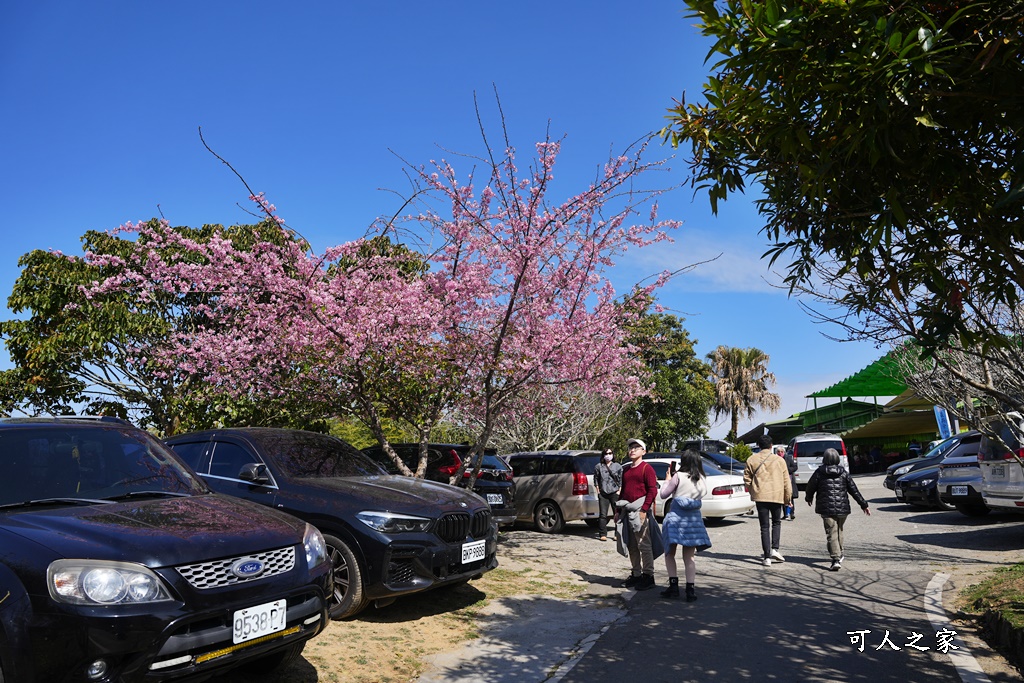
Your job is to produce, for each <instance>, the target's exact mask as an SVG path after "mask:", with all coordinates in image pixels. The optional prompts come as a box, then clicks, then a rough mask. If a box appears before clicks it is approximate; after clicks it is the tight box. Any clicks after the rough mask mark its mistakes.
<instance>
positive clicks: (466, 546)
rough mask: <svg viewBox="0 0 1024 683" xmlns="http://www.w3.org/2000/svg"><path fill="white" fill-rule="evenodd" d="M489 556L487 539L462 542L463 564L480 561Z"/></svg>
mask: <svg viewBox="0 0 1024 683" xmlns="http://www.w3.org/2000/svg"><path fill="white" fill-rule="evenodd" d="M485 557H487V541H473V542H472V543H463V544H462V564H469V563H470V562H479V561H480V560H482V559H484V558H485Z"/></svg>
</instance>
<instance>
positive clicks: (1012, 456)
mask: <svg viewBox="0 0 1024 683" xmlns="http://www.w3.org/2000/svg"><path fill="white" fill-rule="evenodd" d="M1017 458H1024V448H1018V449H1017V452H1016V453H1013V452H1010V451H1007V452H1006V453H1003V460H1016V459H1017Z"/></svg>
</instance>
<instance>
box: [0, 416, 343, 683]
mask: <svg viewBox="0 0 1024 683" xmlns="http://www.w3.org/2000/svg"><path fill="white" fill-rule="evenodd" d="M330 576H331V565H330V563H329V562H328V558H327V548H326V544H325V543H324V539H323V536H321V534H320V532H319V531H317V530H316V529H315V528H314V527H313V526H311V525H310V524H308V523H306V522H303V521H301V520H298V519H296V518H294V517H291V516H289V515H285V514H282V513H280V512H277V511H275V510H268V509H265V508H261V507H259V506H256V505H253V504H252V503H248V502H246V501H242V500H237V499H233V498H229V497H227V496H220V495H217V494H215V493H212V492H211V491H210V489H209V487H207V486H206V484H204V483H203V482H202V480H200V479H199V478H198V477H196V476H195V474H194V473H192V472H190V471H189V469H188V468H187V467H186V466H185V465H184V464H183V463H182V462H181V461H180V460H179V459H178V458H176V457H175V456H174V454H173V453H171V452H170V451H169V450H168V449H167V448H165V447H164V446H163V444H161V443H160V442H159V441H156V440H155V439H153V438H152V437H151V436H149V435H148V434H146V433H145V432H143V431H141V430H139V429H135V428H134V427H131V426H130V425H127V424H123V423H120V422H119V421H101V420H91V421H90V420H82V419H37V420H30V419H24V420H0V603H2V607H3V609H0V681H10V682H17V683H33V682H39V683H70V682H71V681H76V682H77V681H96V682H97V683H107V682H110V681H119V682H121V683H130V682H132V681H172V680H182V679H188V680H196V679H200V678H202V679H203V680H205V679H206V678H205V677H213V678H216V677H217V676H218V675H219V674H221V673H224V672H226V671H227V670H229V669H231V668H234V667H245V668H248V669H250V670H251V671H258V672H267V671H270V670H271V669H273V668H275V667H276V666H279V665H280V664H282V663H284V662H286V661H288V660H290V659H293V658H295V657H297V656H298V654H299V653H300V652H301V651H302V648H303V646H304V645H305V642H306V641H307V640H308V639H309V638H312V637H313V636H315V635H316V634H318V633H320V632H321V631H322V630H323V629H324V628H325V627H326V626H327V595H328V593H329V591H330V588H331V580H330Z"/></svg>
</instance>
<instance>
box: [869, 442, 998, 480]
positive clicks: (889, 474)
mask: <svg viewBox="0 0 1024 683" xmlns="http://www.w3.org/2000/svg"><path fill="white" fill-rule="evenodd" d="M980 443H981V432H977V431H969V432H961V433H960V434H955V435H953V436H951V437H949V438H948V439H946V440H945V441H942V442H940V443H939V444H938V445H937V446H935V447H934V448H933V449H931V450H930V451H928V452H927V453H925V454H924V455H923V456H921V457H920V458H911V459H910V460H904V461H902V462H898V463H895V464H893V465H890V466H889V467H888V468H887V469H886V473H885V480H884V481H883V482H882V484H883V485H884V486H885V488H887V489H893V490H894V489H895V484H896V480H897V479H899V478H900V477H902V476H903V475H905V474H908V473H910V472H913V471H915V470H919V469H921V468H923V467H932V466H933V465H939V464H941V463H942V462H943V461H944V460H945V459H946V458H956V457H960V456H962V455H968V454H972V453H973V454H977V452H978V446H979V445H980Z"/></svg>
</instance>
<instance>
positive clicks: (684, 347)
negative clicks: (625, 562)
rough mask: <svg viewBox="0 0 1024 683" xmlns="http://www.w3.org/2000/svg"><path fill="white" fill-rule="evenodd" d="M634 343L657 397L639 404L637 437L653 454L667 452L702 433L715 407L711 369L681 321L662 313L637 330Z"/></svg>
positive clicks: (646, 399)
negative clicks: (656, 451) (654, 452)
mask: <svg viewBox="0 0 1024 683" xmlns="http://www.w3.org/2000/svg"><path fill="white" fill-rule="evenodd" d="M633 340H634V343H636V345H637V346H638V348H640V349H641V352H640V353H641V358H642V359H643V362H644V365H646V367H647V369H648V370H649V371H650V377H651V382H652V386H653V394H652V395H651V396H650V397H645V398H641V399H639V400H638V401H637V402H636V406H635V408H636V410H635V412H636V414H637V415H638V416H639V425H638V428H639V429H640V431H639V432H638V433H640V434H643V438H644V439H645V440H646V442H647V445H648V449H649V450H652V451H653V450H665V449H671V448H673V447H674V444H675V443H676V442H677V441H682V440H683V439H687V438H690V437H692V436H695V435H698V434H703V433H705V432H706V430H707V428H708V412H709V411H710V410H711V408H712V406H713V404H714V397H715V393H714V386H713V385H712V384H711V382H709V381H708V377H709V375H710V374H711V370H710V368H709V367H708V365H707V364H706V363H704V361H702V360H701V359H700V358H698V357H697V354H696V352H695V351H694V348H693V345H694V342H693V341H692V340H691V339H690V335H689V332H687V331H686V330H685V329H684V328H683V326H682V321H681V320H680V319H679V318H677V317H675V316H673V315H667V314H663V313H656V314H651V315H646V316H644V317H643V318H641V319H640V321H639V323H638V324H637V325H636V327H635V328H634V330H633Z"/></svg>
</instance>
